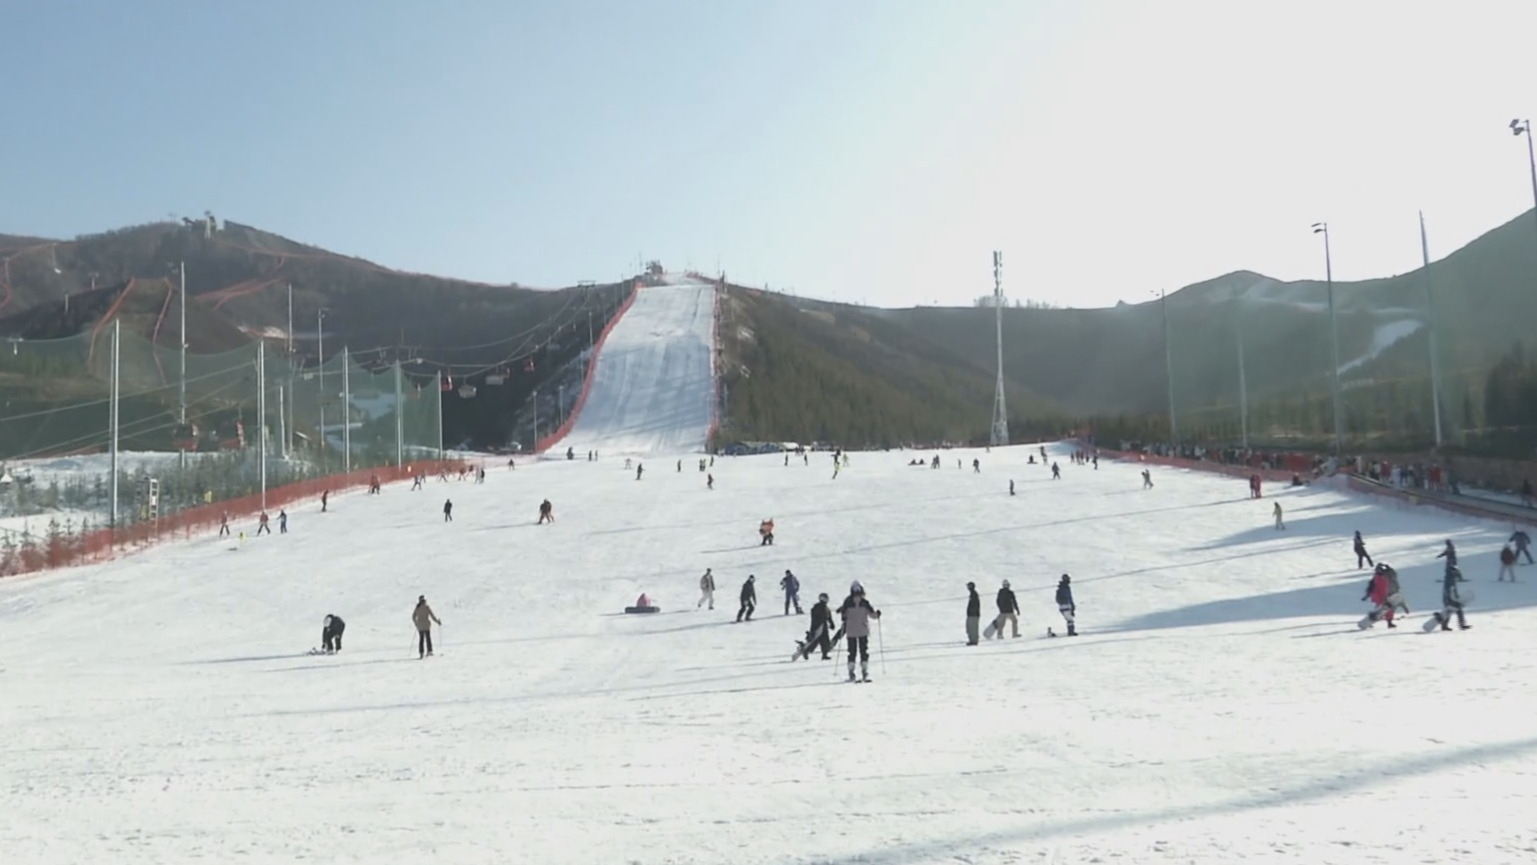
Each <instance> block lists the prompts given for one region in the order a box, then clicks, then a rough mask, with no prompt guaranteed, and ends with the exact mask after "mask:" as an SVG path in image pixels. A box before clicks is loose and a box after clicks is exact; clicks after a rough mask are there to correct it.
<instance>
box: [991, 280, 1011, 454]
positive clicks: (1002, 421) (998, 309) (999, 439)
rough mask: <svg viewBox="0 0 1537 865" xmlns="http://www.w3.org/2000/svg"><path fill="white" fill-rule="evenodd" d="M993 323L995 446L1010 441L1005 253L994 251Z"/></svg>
mask: <svg viewBox="0 0 1537 865" xmlns="http://www.w3.org/2000/svg"><path fill="white" fill-rule="evenodd" d="M993 324H994V328H995V329H996V331H997V346H998V381H997V384H996V385H995V386H994V388H993V429H992V435H991V436H989V437H988V441H989V442H990V443H991V444H993V445H995V446H999V447H1001V446H1003V445H1006V444H1008V443H1009V411H1008V408H1007V407H1006V406H1005V404H1004V390H1003V253H1002V252H999V251H994V252H993Z"/></svg>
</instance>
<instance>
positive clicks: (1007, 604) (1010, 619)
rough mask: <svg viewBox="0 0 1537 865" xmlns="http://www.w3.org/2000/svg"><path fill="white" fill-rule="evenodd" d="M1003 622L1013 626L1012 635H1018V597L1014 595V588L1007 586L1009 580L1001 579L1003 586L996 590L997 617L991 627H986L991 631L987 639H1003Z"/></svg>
mask: <svg viewBox="0 0 1537 865" xmlns="http://www.w3.org/2000/svg"><path fill="white" fill-rule="evenodd" d="M1005 623H1009V624H1012V625H1013V626H1014V636H1016V637H1018V636H1019V599H1017V598H1015V597H1014V590H1013V589H1011V588H1009V581H1008V580H1004V581H1003V587H1002V588H1000V589H999V590H998V618H996V619H994V620H993V624H992V627H990V628H988V630H989V631H991V632H992V633H991V634H989V635H988V639H999V640H1001V639H1003V626H1004V624H1005Z"/></svg>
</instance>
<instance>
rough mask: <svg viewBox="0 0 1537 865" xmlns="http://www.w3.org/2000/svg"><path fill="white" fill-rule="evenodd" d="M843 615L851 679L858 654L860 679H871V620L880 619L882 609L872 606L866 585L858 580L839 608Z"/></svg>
mask: <svg viewBox="0 0 1537 865" xmlns="http://www.w3.org/2000/svg"><path fill="white" fill-rule="evenodd" d="M838 615H840V616H842V617H843V632H844V635H845V636H847V637H848V638H849V681H850V682H852V681H854V660H855V657H856V656H858V659H859V667H860V674H861V675H860V679H861V680H862V681H866V682H868V681H870V620H871V619H879V618H880V617H881V611H880V610H877V609H876V608H874V607H872V606H870V601H869V600H868V599H866V598H865V587H864V586H861V585H860V584H859V582H858V581H857V580H856V581H855V582H854V584H853V585H851V586H849V596H848V598H847V599H846V600H845V601H844V602H843V606H841V607H839V608H838Z"/></svg>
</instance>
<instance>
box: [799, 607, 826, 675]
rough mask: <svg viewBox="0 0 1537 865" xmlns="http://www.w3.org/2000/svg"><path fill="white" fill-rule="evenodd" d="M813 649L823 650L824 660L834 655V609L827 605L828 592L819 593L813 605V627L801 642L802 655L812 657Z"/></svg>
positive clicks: (807, 657)
mask: <svg viewBox="0 0 1537 865" xmlns="http://www.w3.org/2000/svg"><path fill="white" fill-rule="evenodd" d="M813 649H821V650H822V660H824V661H826V660H829V659H831V658H832V656H833V611H832V610H830V609H828V607H827V593H826V592H823V593H822V594H820V595H817V602H816V603H815V604H812V605H811V627H810V628H809V629H807V631H806V640H805V642H803V643H802V644H801V651H800V657H802V658H806V659H810V657H811V651H812V650H813Z"/></svg>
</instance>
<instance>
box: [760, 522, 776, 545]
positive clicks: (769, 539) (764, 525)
mask: <svg viewBox="0 0 1537 865" xmlns="http://www.w3.org/2000/svg"><path fill="white" fill-rule="evenodd" d="M758 539H759V540H758V546H760V547H772V546H773V545H774V520H773V518H772V517H770V518H769V519H766V520H763V521H762V522H759V523H758Z"/></svg>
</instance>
